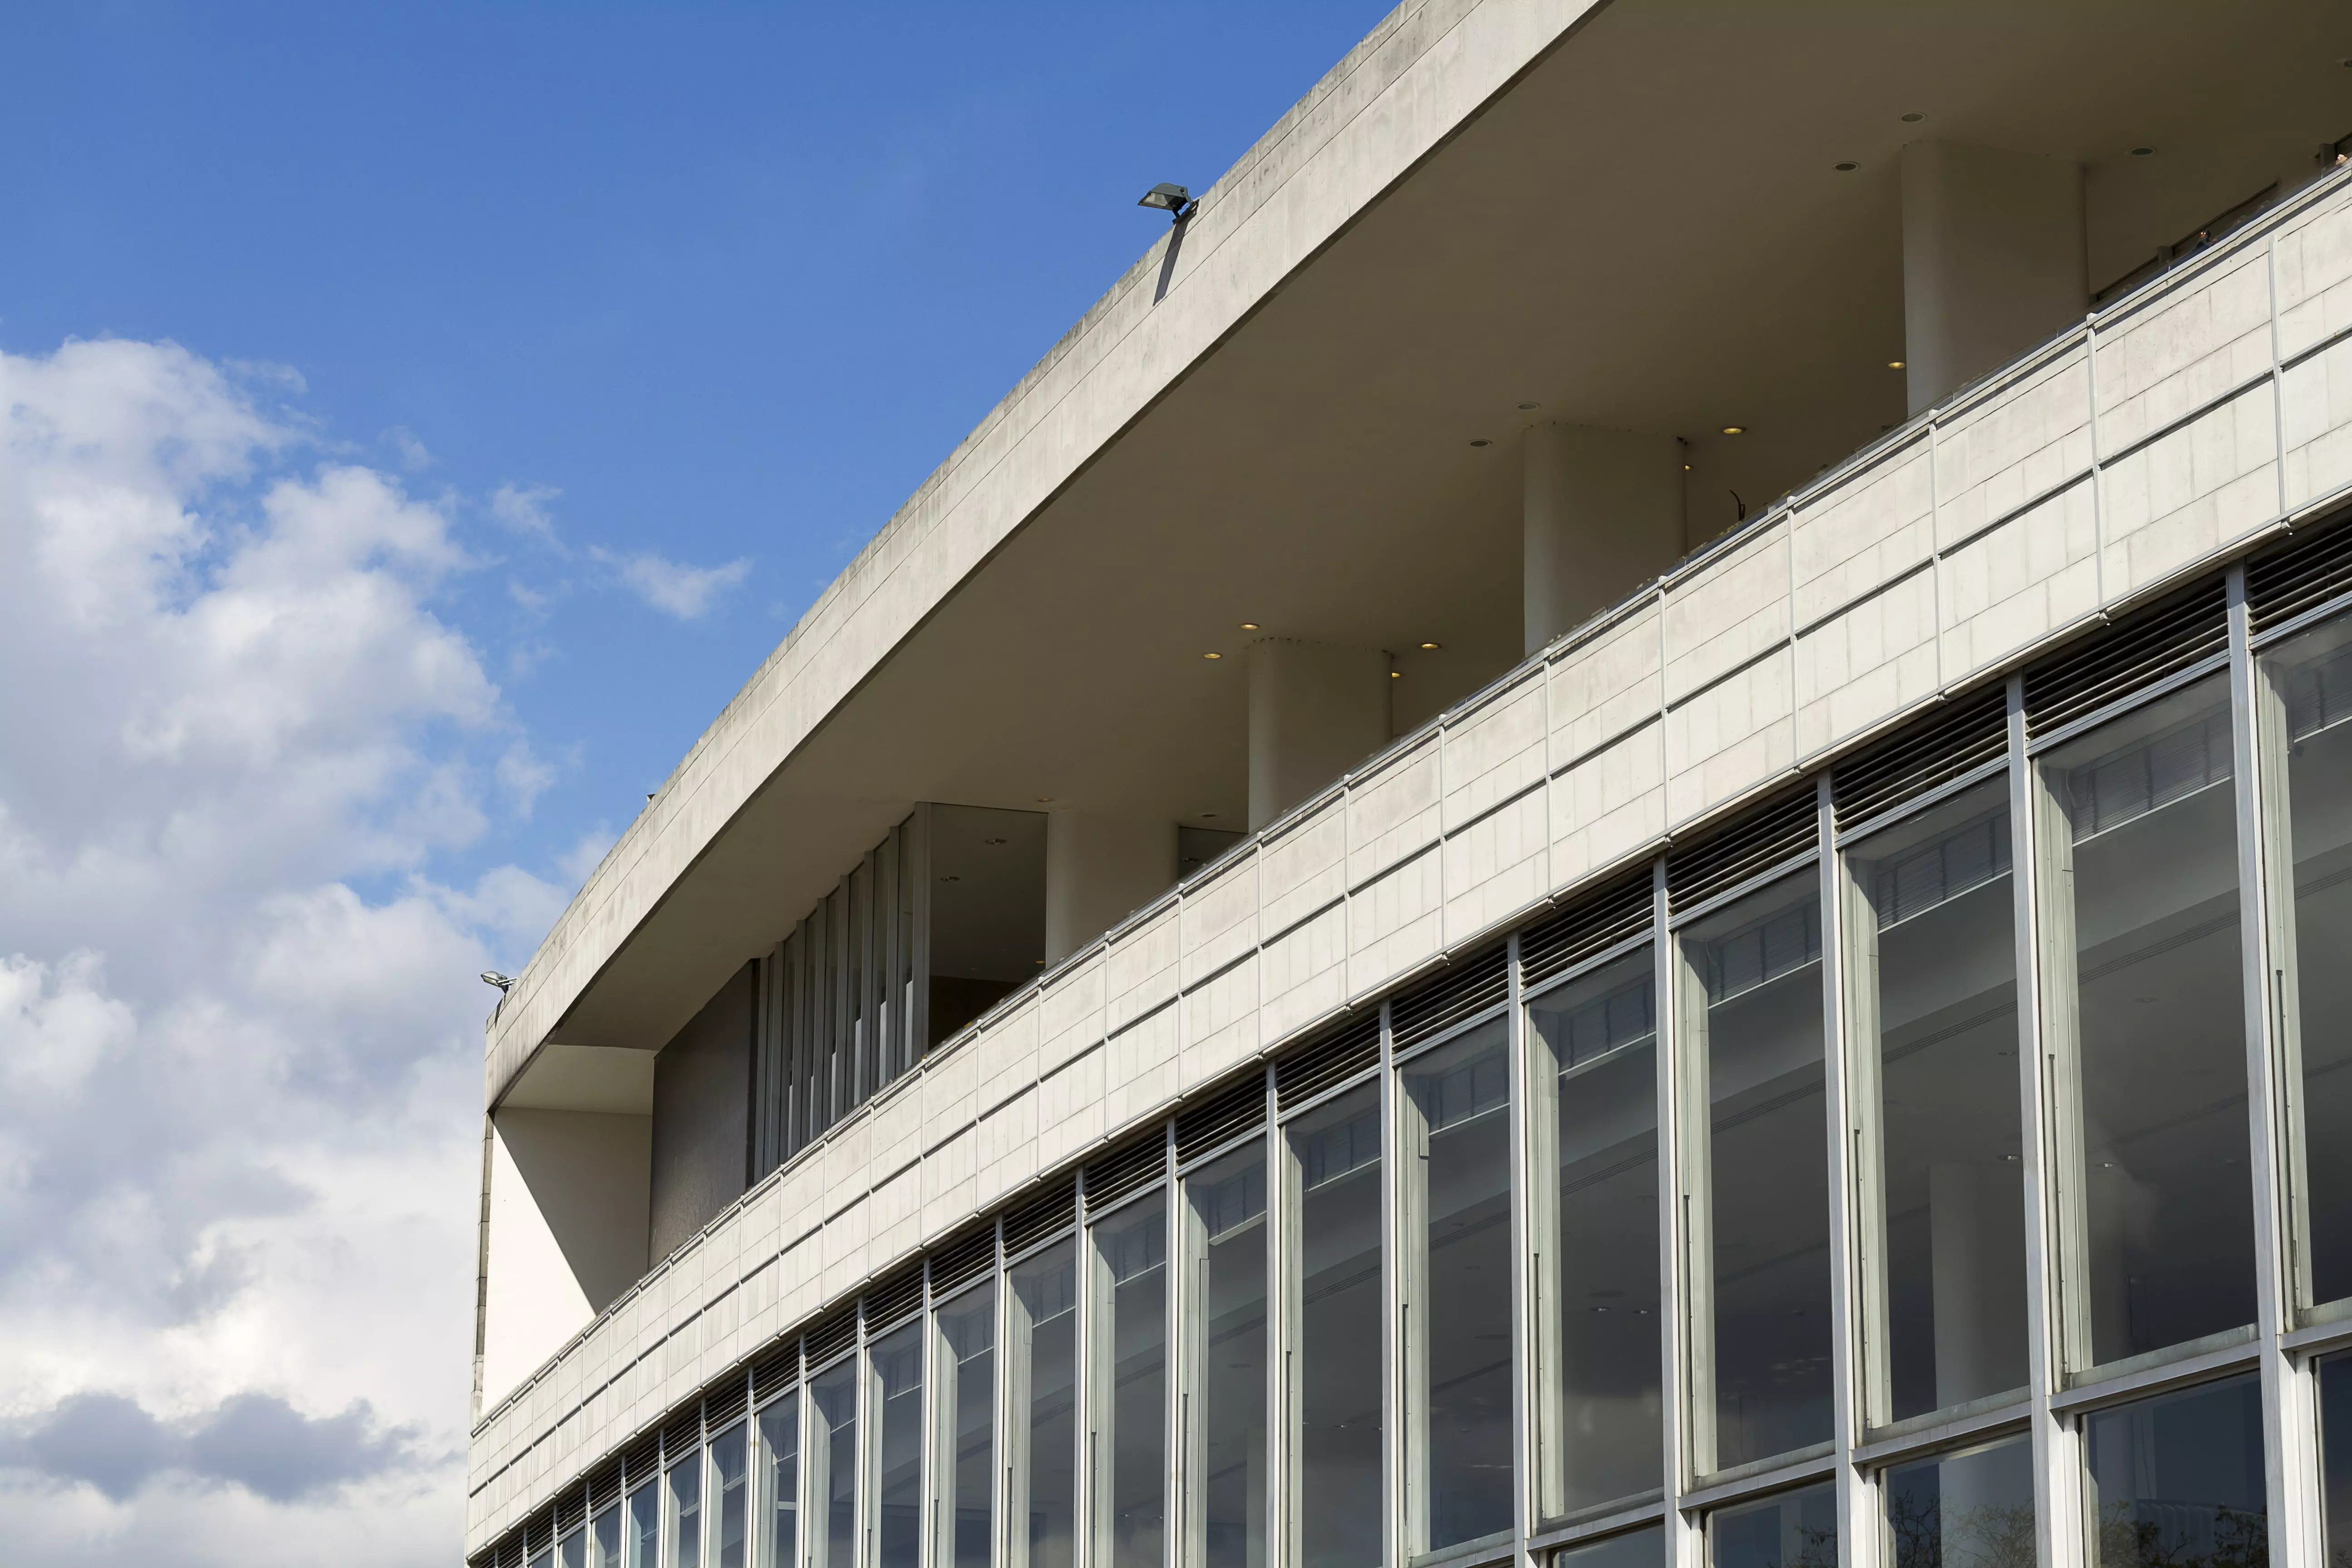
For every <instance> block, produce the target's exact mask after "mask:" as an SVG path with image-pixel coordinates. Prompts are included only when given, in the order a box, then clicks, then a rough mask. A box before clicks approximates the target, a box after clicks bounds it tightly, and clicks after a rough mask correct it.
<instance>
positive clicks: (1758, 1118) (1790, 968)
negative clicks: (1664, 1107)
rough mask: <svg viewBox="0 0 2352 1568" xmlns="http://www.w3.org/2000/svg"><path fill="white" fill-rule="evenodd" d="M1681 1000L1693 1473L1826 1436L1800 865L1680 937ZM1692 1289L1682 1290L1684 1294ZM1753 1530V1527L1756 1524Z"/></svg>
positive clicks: (1824, 1177) (1811, 895)
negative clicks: (1693, 1309)
mask: <svg viewBox="0 0 2352 1568" xmlns="http://www.w3.org/2000/svg"><path fill="white" fill-rule="evenodd" d="M1681 947H1682V954H1683V963H1684V966H1685V968H1684V987H1685V993H1686V994H1690V996H1691V1000H1690V1002H1689V1003H1688V1004H1686V1005H1685V1016H1688V1017H1689V1018H1690V1020H1691V1023H1692V1026H1693V1027H1692V1036H1693V1037H1692V1039H1691V1041H1690V1043H1689V1054H1688V1056H1687V1057H1686V1058H1685V1062H1686V1063H1687V1064H1688V1066H1689V1068H1690V1070H1691V1072H1692V1075H1693V1077H1694V1078H1695V1079H1696V1080H1697V1082H1696V1083H1695V1084H1694V1089H1696V1093H1695V1094H1694V1095H1693V1097H1692V1117H1693V1119H1694V1120H1696V1121H1702V1122H1703V1124H1702V1125H1700V1126H1697V1127H1694V1128H1693V1129H1692V1130H1691V1131H1690V1133H1689V1134H1688V1136H1687V1139H1686V1144H1687V1147H1688V1149H1689V1158H1690V1161H1691V1169H1690V1170H1689V1171H1687V1172H1686V1173H1685V1184H1686V1185H1685V1198H1686V1200H1687V1202H1688V1207H1689V1211H1690V1213H1691V1215H1692V1224H1691V1234H1690V1238H1689V1246H1690V1248H1691V1256H1690V1277H1691V1279H1692V1282H1693V1284H1694V1286H1695V1287H1696V1289H1697V1290H1703V1291H1704V1292H1705V1293H1706V1297H1707V1298H1708V1300H1706V1302H1704V1303H1702V1305H1701V1311H1700V1314H1699V1316H1698V1318H1697V1321H1695V1322H1694V1323H1693V1324H1692V1336H1693V1339H1694V1341H1695V1345H1694V1349H1693V1353H1692V1357H1691V1360H1692V1363H1693V1364H1692V1378H1691V1383H1692V1411H1691V1414H1692V1416H1693V1425H1694V1427H1695V1429H1696V1430H1695V1447H1696V1450H1697V1461H1698V1467H1699V1468H1700V1470H1701V1471H1702V1472H1705V1471H1712V1470H1723V1469H1729V1468H1731V1467H1733V1466H1735V1465H1743V1464H1747V1463H1749V1462H1751V1461H1753V1460H1756V1459H1761V1458H1767V1457H1769V1456H1770V1455H1773V1454H1781V1453H1786V1452H1788V1451H1790V1449H1794V1448H1801V1447H1806V1446H1808V1445H1810V1444H1814V1443H1822V1442H1827V1441H1828V1440H1829V1438H1830V1437H1831V1436H1832V1428H1831V1425H1830V1255H1829V1245H1830V1198H1829V1128H1828V1124H1827V1122H1826V1121H1825V1120H1824V1115H1825V1102H1824V1100H1823V1098H1822V1089H1823V1076H1822V1062H1823V1056H1822V1050H1823V1047H1822V973H1821V958H1822V921H1821V895H1820V889H1819V885H1818V883H1817V882H1816V880H1815V879H1814V876H1813V874H1812V873H1811V872H1810V871H1809V872H1805V873H1802V874H1801V875H1798V876H1794V877H1790V878H1787V879H1783V880H1781V881H1780V882H1777V883H1775V884H1773V885H1772V886H1771V887H1769V888H1767V889H1763V890H1762V891H1761V892H1759V893H1756V894H1753V895H1751V896H1749V897H1748V898H1746V899H1742V900H1739V901H1738V903H1736V904H1734V905H1732V906H1731V907H1730V908H1729V909H1727V910H1721V911H1719V912H1717V914H1715V915H1712V916H1710V917H1708V918H1707V919H1706V920H1705V921H1701V922H1699V923H1698V924H1697V925H1696V926H1695V927H1693V928H1692V929H1690V930H1689V931H1685V933H1684V934H1683V937H1682V942H1681ZM1695 1293H1696V1292H1695ZM1759 1528H1760V1527H1759Z"/></svg>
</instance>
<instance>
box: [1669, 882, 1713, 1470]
mask: <svg viewBox="0 0 2352 1568" xmlns="http://www.w3.org/2000/svg"><path fill="white" fill-rule="evenodd" d="M1658 941H1659V952H1658V971H1659V973H1660V974H1661V975H1663V976H1664V977H1665V978H1664V980H1662V981H1661V984H1664V985H1665V986H1667V987H1668V989H1667V990H1666V992H1665V994H1664V996H1663V997H1662V998H1661V1005H1660V1007H1659V1009H1658V1017H1659V1020H1660V1021H1661V1023H1666V1022H1667V1021H1668V1020H1671V1023H1670V1024H1668V1025H1667V1026H1668V1027H1669V1028H1670V1029H1671V1030H1672V1039H1673V1045H1672V1048H1671V1049H1667V1050H1662V1051H1660V1052H1659V1053H1658V1054H1659V1056H1660V1058H1662V1059H1667V1060H1672V1061H1673V1062H1674V1063H1675V1079H1676V1082H1677V1087H1678V1101H1677V1104H1676V1108H1675V1109H1676V1111H1677V1115H1676V1117H1675V1123H1674V1126H1675V1144H1676V1148H1675V1153H1676V1155H1677V1159H1676V1161H1675V1167H1674V1168H1675V1181H1674V1182H1673V1183H1671V1184H1668V1185H1669V1186H1670V1188H1671V1190H1672V1191H1673V1192H1674V1194H1675V1215H1674V1230H1673V1232H1672V1233H1671V1234H1672V1235H1674V1236H1675V1237H1676V1239H1677V1240H1678V1242H1679V1243H1680V1245H1679V1247H1678V1248H1677V1250H1678V1251H1679V1252H1680V1253H1681V1268H1682V1287H1683V1289H1682V1295H1681V1297H1680V1300H1681V1302H1682V1310H1681V1311H1680V1312H1679V1313H1678V1314H1675V1315H1676V1316H1678V1317H1679V1318H1680V1319H1681V1322H1680V1324H1679V1328H1680V1331H1681V1335H1682V1368H1683V1373H1684V1378H1683V1389H1682V1394H1683V1397H1682V1400H1681V1402H1680V1406H1679V1408H1680V1412H1681V1415H1682V1418H1683V1420H1684V1421H1685V1423H1687V1431H1688V1436H1687V1438H1686V1439H1685V1444H1684V1449H1683V1455H1684V1458H1683V1466H1684V1469H1685V1475H1686V1479H1688V1480H1691V1481H1696V1479H1698V1478H1699V1477H1701V1476H1704V1475H1706V1474H1707V1473H1708V1472H1709V1471H1711V1470H1713V1469H1714V1468H1716V1458H1715V1453H1716V1440H1715V1330H1714V1323H1715V1266H1714V1258H1715V1227H1714V1225H1713V1222H1712V1219H1711V1217H1710V1215H1709V1214H1708V1205H1707V1196H1708V1194H1710V1193H1711V1192H1712V1191H1713V1190H1714V1184H1713V1182H1712V1180H1711V1179H1710V1169H1709V1156H1710V1152H1711V1148H1712V1144H1713V1140H1712V1138H1711V1137H1710V1136H1709V1131H1710V1129H1709V1127H1708V1125H1707V1118H1708V1098H1707V1096H1708V1088H1707V1052H1706V1026H1707V1016H1706V1013H1707V1008H1706V975H1705V974H1703V973H1700V971H1699V968H1698V965H1697V963H1696V962H1695V959H1694V955H1693V954H1692V952H1691V951H1690V944H1689V943H1688V942H1685V941H1684V940H1683V938H1682V937H1681V936H1680V934H1679V933H1675V932H1671V931H1668V930H1667V929H1666V928H1665V927H1664V926H1663V925H1661V926H1660V927H1659V938H1658Z"/></svg>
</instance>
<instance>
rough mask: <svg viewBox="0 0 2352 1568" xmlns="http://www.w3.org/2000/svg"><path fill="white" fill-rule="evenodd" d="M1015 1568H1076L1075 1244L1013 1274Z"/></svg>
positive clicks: (1010, 1387) (1049, 1251)
mask: <svg viewBox="0 0 2352 1568" xmlns="http://www.w3.org/2000/svg"><path fill="white" fill-rule="evenodd" d="M1007 1272H1008V1273H1009V1275H1010V1278H1011V1280H1012V1286H1013V1300H1011V1301H1010V1302H1009V1303H1007V1305H1008V1306H1009V1308H1010V1310H1009V1312H1008V1313H1007V1314H1006V1316H1007V1323H1006V1329H1005V1352H1006V1353H1005V1363H1004V1366H1005V1380H1006V1395H1005V1398H1006V1404H1007V1406H1008V1408H1009V1410H1010V1412H1011V1414H1010V1415H1009V1417H1008V1421H1009V1423H1010V1425H1011V1428H1012V1432H1013V1451H1012V1452H1011V1453H1010V1454H1009V1455H1007V1456H1006V1458H1007V1468H1009V1469H1010V1470H1011V1472H1012V1493H1011V1495H1012V1499H1013V1501H1012V1517H1011V1519H1010V1521H1008V1522H1009V1523H1010V1525H1011V1530H1010V1531H1009V1532H1008V1533H1009V1536H1010V1540H1009V1542H1008V1545H1007V1552H1006V1555H1007V1558H1008V1561H1009V1562H1010V1563H1011V1568H1070V1563H1071V1561H1072V1559H1071V1546H1072V1543H1073V1541H1074V1539H1075V1525H1076V1517H1077V1496H1078V1493H1077V1453H1078V1426H1077V1385H1078V1269H1077V1250H1076V1243H1075V1242H1069V1241H1064V1242H1059V1243H1057V1244H1055V1246H1052V1247H1047V1248H1046V1249H1045V1251H1043V1252H1041V1253H1038V1254H1037V1255H1036V1256H1035V1257H1034V1258H1030V1259H1029V1260H1028V1261H1027V1262H1025V1263H1016V1264H1014V1265H1013V1267H1012V1268H1011V1269H1009V1270H1008V1271H1007Z"/></svg>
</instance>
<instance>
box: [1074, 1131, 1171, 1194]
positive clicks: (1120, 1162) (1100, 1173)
mask: <svg viewBox="0 0 2352 1568" xmlns="http://www.w3.org/2000/svg"><path fill="white" fill-rule="evenodd" d="M1167 1168H1168V1138H1167V1134H1166V1133H1165V1132H1164V1131H1161V1130H1160V1129H1159V1128H1157V1127H1154V1128H1152V1129H1151V1130H1150V1132H1148V1133H1147V1134H1145V1135H1144V1136H1143V1137H1140V1138H1138V1139H1136V1140H1135V1141H1134V1142H1130V1143H1129V1144H1128V1145H1127V1146H1126V1147H1125V1148H1122V1149H1118V1150H1115V1151H1113V1152H1110V1153H1108V1154H1106V1155H1104V1156H1103V1157H1102V1158H1101V1159H1099V1160H1095V1161H1090V1162H1089V1163H1087V1213H1088V1214H1092V1213H1094V1212H1095V1211H1096V1210H1097V1209H1099V1208H1101V1207H1103V1206H1104V1205H1107V1204H1114V1203H1117V1202H1118V1200H1119V1199H1121V1198H1123V1197H1125V1196H1127V1194H1129V1193H1137V1192H1141V1191H1142V1190H1143V1189H1144V1188H1145V1187H1148V1186H1150V1184H1152V1183H1154V1182H1156V1181H1158V1180H1159V1179H1160V1176H1161V1174H1162V1173H1164V1172H1165V1171H1166V1170H1167Z"/></svg>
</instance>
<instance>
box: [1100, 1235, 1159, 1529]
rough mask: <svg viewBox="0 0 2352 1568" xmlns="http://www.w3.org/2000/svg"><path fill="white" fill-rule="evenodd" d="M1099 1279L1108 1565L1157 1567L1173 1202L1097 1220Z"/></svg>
mask: <svg viewBox="0 0 2352 1568" xmlns="http://www.w3.org/2000/svg"><path fill="white" fill-rule="evenodd" d="M1094 1243H1095V1253H1096V1257H1097V1259H1098V1268H1100V1271H1101V1272H1100V1274H1099V1276H1098V1278H1099V1279H1100V1280H1101V1287H1100V1288H1101V1290H1102V1296H1101V1298H1100V1299H1099V1300H1100V1303H1101V1321H1102V1327H1103V1331H1102V1336H1101V1345H1102V1350H1101V1354H1102V1360H1101V1362H1100V1363H1099V1365H1100V1373H1099V1376H1100V1381H1099V1382H1098V1383H1097V1385H1096V1390H1097V1392H1096V1395H1095V1401H1094V1408H1095V1436H1094V1450H1095V1453H1096V1455H1097V1463H1100V1464H1102V1465H1104V1466H1105V1467H1106V1468H1107V1470H1108V1473H1107V1474H1103V1475H1101V1476H1100V1477H1099V1479H1098V1485H1099V1486H1100V1488H1101V1491H1100V1496H1099V1500H1098V1501H1097V1505H1096V1511H1097V1519H1098V1521H1099V1524H1098V1529H1099V1531H1100V1534H1099V1536H1098V1539H1099V1540H1100V1541H1101V1542H1102V1543H1103V1546H1104V1552H1103V1554H1102V1558H1101V1559H1100V1560H1101V1561H1103V1562H1105V1563H1108V1568H1160V1543H1161V1541H1162V1540H1163V1538H1164V1532H1165V1531H1166V1526H1167V1469H1168V1432H1167V1426H1168V1200H1167V1196H1166V1194H1154V1195H1152V1196H1150V1197H1149V1198H1145V1199H1143V1200H1142V1201H1141V1202H1139V1203H1134V1204H1130V1205H1128V1206H1127V1207H1126V1208H1123V1209H1121V1210H1119V1211H1118V1214H1116V1215H1113V1216H1112V1217H1111V1218H1109V1219H1107V1220H1105V1221H1103V1222H1102V1223H1101V1224H1099V1225H1097V1226H1095V1227H1094Z"/></svg>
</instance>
